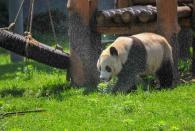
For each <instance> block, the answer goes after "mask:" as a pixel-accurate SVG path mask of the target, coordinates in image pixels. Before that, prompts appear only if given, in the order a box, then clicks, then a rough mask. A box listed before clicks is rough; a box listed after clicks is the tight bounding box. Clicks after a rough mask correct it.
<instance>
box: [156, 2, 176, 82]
mask: <svg viewBox="0 0 195 131" xmlns="http://www.w3.org/2000/svg"><path fill="white" fill-rule="evenodd" d="M156 4H157V12H158V13H157V22H158V26H159V29H160V34H161V35H163V36H165V38H166V39H167V40H168V41H169V43H170V44H171V46H172V48H173V59H174V71H173V77H174V83H177V82H178V79H179V73H178V67H177V64H178V41H177V33H178V32H179V30H180V27H179V25H178V22H177V0H157V1H156Z"/></svg>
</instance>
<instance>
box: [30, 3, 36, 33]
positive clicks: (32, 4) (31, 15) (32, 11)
mask: <svg viewBox="0 0 195 131" xmlns="http://www.w3.org/2000/svg"><path fill="white" fill-rule="evenodd" d="M34 2H35V0H31V12H30V27H29V32H30V33H31V31H32V22H33V13H34Z"/></svg>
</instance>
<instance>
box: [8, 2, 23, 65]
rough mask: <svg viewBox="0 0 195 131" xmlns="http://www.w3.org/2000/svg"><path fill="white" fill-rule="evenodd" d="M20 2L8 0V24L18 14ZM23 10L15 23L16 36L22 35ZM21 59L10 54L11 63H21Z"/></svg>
mask: <svg viewBox="0 0 195 131" xmlns="http://www.w3.org/2000/svg"><path fill="white" fill-rule="evenodd" d="M21 2H22V0H9V23H11V22H13V21H14V19H15V17H16V14H17V13H18V9H19V7H20V4H21ZM23 28H24V27H23V10H21V12H20V14H19V16H18V19H17V21H16V25H15V30H14V32H16V33H18V34H22V33H23V30H24V29H23ZM22 60H23V58H22V57H21V56H19V55H16V54H15V53H13V52H11V61H12V62H18V61H22Z"/></svg>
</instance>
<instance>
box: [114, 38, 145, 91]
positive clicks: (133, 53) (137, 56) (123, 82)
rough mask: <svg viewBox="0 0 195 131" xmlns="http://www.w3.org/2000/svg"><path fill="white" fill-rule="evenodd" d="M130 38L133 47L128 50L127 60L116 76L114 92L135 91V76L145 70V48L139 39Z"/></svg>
mask: <svg viewBox="0 0 195 131" xmlns="http://www.w3.org/2000/svg"><path fill="white" fill-rule="evenodd" d="M131 38H132V39H133V45H132V47H131V49H130V50H129V55H128V59H127V61H126V63H125V64H124V65H123V68H122V70H121V72H120V73H119V75H118V81H117V83H116V85H115V87H114V88H113V91H114V92H115V91H121V92H129V91H130V90H135V89H136V88H135V87H136V86H135V84H136V75H137V74H138V73H140V72H143V71H144V70H145V69H146V58H147V53H146V49H145V46H144V45H143V43H142V42H141V41H140V40H139V39H137V38H135V37H131Z"/></svg>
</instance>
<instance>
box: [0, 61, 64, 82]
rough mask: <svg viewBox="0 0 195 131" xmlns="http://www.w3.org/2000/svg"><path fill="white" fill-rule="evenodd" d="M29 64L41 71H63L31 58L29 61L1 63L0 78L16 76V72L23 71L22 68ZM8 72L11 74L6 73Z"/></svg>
mask: <svg viewBox="0 0 195 131" xmlns="http://www.w3.org/2000/svg"><path fill="white" fill-rule="evenodd" d="M28 65H32V66H33V68H34V69H35V70H36V71H41V72H46V73H51V72H52V71H54V70H59V71H62V70H60V69H56V68H53V67H49V66H47V65H44V64H41V63H37V62H35V61H32V60H30V61H29V62H18V63H10V64H5V65H0V79H1V80H6V79H13V78H15V76H16V75H15V74H16V73H17V72H22V71H21V69H24V68H25V67H27V66H28ZM6 74H11V75H6Z"/></svg>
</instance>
